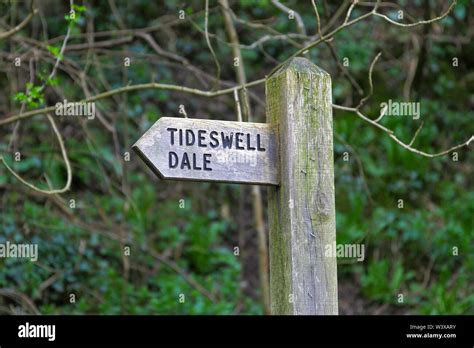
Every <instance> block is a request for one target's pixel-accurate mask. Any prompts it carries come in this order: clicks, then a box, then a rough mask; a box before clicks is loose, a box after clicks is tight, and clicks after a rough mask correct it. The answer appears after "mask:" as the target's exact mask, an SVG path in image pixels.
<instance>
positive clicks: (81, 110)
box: [55, 99, 95, 120]
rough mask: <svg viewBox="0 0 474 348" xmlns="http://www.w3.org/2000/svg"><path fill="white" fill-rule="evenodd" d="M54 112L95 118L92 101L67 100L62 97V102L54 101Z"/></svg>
mask: <svg viewBox="0 0 474 348" xmlns="http://www.w3.org/2000/svg"><path fill="white" fill-rule="evenodd" d="M55 108H56V110H55V113H56V115H57V116H84V117H87V119H88V120H93V119H94V118H95V103H94V102H74V103H73V102H68V101H67V99H64V101H63V102H62V103H56V105H55Z"/></svg>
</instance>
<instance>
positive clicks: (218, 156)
mask: <svg viewBox="0 0 474 348" xmlns="http://www.w3.org/2000/svg"><path fill="white" fill-rule="evenodd" d="M133 149H134V150H135V151H136V152H137V153H138V154H139V155H140V157H141V158H142V159H143V160H144V161H145V162H146V163H147V165H148V166H149V167H150V168H151V169H152V170H153V171H154V172H155V173H156V174H158V175H159V176H160V177H162V178H163V179H174V180H194V181H218V182H230V183H247V184H261V185H265V184H266V185H278V184H279V159H278V142H277V136H276V130H275V128H273V127H272V126H271V125H270V124H266V123H250V122H231V121H213V120H201V119H190V118H184V119H183V118H173V117H162V118H160V119H159V120H158V121H157V122H156V123H155V124H154V125H153V126H152V127H151V128H150V129H149V130H148V131H147V132H146V133H145V134H144V135H143V136H142V137H141V138H140V139H139V140H138V141H137V142H136V143H135V144H134V145H133Z"/></svg>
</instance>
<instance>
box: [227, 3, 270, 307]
mask: <svg viewBox="0 0 474 348" xmlns="http://www.w3.org/2000/svg"><path fill="white" fill-rule="evenodd" d="M219 4H220V5H221V6H222V13H223V15H224V21H225V28H226V31H227V35H228V37H229V41H230V43H231V44H232V53H233V56H234V58H238V61H239V64H238V66H237V67H236V78H237V82H238V83H239V84H240V85H242V84H245V83H246V82H247V79H246V76H245V69H244V62H243V59H242V54H241V52H240V46H239V37H238V35H237V31H236V30H235V26H234V22H233V21H232V16H231V15H230V12H229V10H230V9H229V2H228V1H227V0H219ZM240 101H242V102H243V107H242V111H243V115H242V118H243V120H244V121H247V122H252V113H251V110H250V103H249V100H248V96H247V93H246V92H245V90H241V92H240ZM241 192H243V191H241ZM252 206H253V215H254V221H255V228H256V230H257V235H258V260H259V278H260V288H261V292H262V302H263V311H264V313H265V314H270V288H269V286H270V281H269V273H268V245H267V236H266V233H265V220H264V216H263V205H262V194H261V190H260V186H256V185H253V186H252Z"/></svg>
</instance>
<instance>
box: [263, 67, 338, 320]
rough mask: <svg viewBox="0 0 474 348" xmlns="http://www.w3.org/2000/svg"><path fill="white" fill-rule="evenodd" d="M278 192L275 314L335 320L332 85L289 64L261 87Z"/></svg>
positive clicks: (274, 208) (273, 209) (273, 225)
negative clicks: (273, 130)
mask: <svg viewBox="0 0 474 348" xmlns="http://www.w3.org/2000/svg"><path fill="white" fill-rule="evenodd" d="M266 104H267V106H266V108H267V110H266V112H267V122H268V123H272V124H274V125H276V126H277V127H278V134H279V153H280V175H281V181H280V186H279V187H275V188H269V210H268V214H269V230H270V298H271V309H272V314H337V313H338V306H337V260H336V259H335V258H334V257H326V256H325V250H326V248H327V246H332V245H333V244H334V243H335V242H336V211H335V202H334V165H333V130H332V106H331V104H332V101H331V77H330V76H329V74H328V73H326V72H325V71H324V70H321V69H320V68H318V67H317V66H316V65H314V64H313V63H311V62H310V61H309V60H307V59H306V58H294V59H292V60H291V61H290V62H288V64H286V65H285V66H283V67H282V68H281V69H280V70H278V71H276V72H275V73H274V74H273V75H272V76H270V77H269V78H268V79H267V81H266Z"/></svg>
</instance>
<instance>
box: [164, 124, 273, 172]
mask: <svg viewBox="0 0 474 348" xmlns="http://www.w3.org/2000/svg"><path fill="white" fill-rule="evenodd" d="M166 130H167V131H168V132H169V136H170V138H169V139H170V145H171V146H180V147H184V146H186V147H193V146H194V147H196V146H197V147H199V148H207V147H208V148H211V149H220V150H221V151H223V150H242V151H260V152H265V151H266V148H265V147H264V146H263V144H262V137H261V135H260V134H252V133H244V132H235V133H234V132H226V131H214V130H213V131H208V130H204V129H199V130H194V129H178V128H172V127H168V128H166ZM211 162H212V153H202V154H200V155H199V156H198V155H197V154H196V153H195V152H192V151H191V152H188V151H183V152H182V155H181V156H180V154H179V153H178V152H177V151H169V152H168V166H169V168H170V169H174V168H180V169H189V170H205V171H212V168H211Z"/></svg>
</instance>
